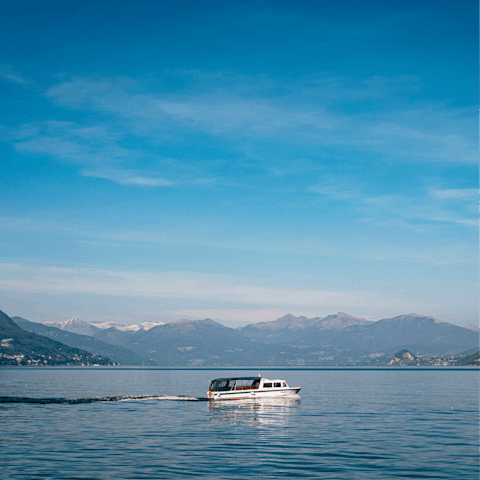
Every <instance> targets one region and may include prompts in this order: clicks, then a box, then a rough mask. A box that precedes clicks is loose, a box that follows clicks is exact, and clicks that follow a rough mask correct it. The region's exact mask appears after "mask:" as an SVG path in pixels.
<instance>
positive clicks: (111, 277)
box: [0, 264, 404, 307]
mask: <svg viewBox="0 0 480 480" xmlns="http://www.w3.org/2000/svg"><path fill="white" fill-rule="evenodd" d="M0 273H1V278H0V290H3V291H5V292H18V293H42V294H60V293H83V294H94V295H109V296H126V297H140V298H142V297H144V298H184V299H195V300H208V301H215V302H231V303H238V304H243V305H246V304H249V305H259V306H262V305H265V306H279V307H281V306H285V307H287V306H292V307H293V306H297V307H298V306H301V307H322V306H323V307H326V306H329V307H330V306H334V305H342V306H352V307H353V306H358V305H363V306H368V305H370V306H375V305H378V304H379V303H386V302H387V298H388V301H389V304H390V305H392V304H397V303H399V302H401V303H403V302H404V299H403V298H401V296H399V297H396V296H395V295H385V294H382V295H380V294H377V293H376V292H371V291H347V290H345V291H338V290H331V291H328V290H317V289H298V288H294V287H293V288H287V287H285V288H281V287H273V286H268V285H263V286H259V285H245V284H239V283H237V282H235V280H234V279H233V278H230V277H226V276H219V275H206V274H201V275H200V274H198V273H194V272H181V273H144V272H137V271H109V270H108V271H107V270H100V269H91V268H82V269H79V268H58V267H43V266H35V265H25V264H0Z"/></svg>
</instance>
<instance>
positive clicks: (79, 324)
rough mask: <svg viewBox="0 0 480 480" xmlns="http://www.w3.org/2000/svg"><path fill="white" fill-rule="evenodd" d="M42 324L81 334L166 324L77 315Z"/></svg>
mask: <svg viewBox="0 0 480 480" xmlns="http://www.w3.org/2000/svg"><path fill="white" fill-rule="evenodd" d="M42 325H46V326H47V327H55V328H59V329H60V330H65V331H67V332H71V333H78V334H79V335H95V333H98V332H99V331H100V330H107V329H109V328H115V329H117V330H120V331H122V332H124V331H133V332H136V331H138V330H150V329H151V328H153V327H157V326H158V325H164V323H163V322H143V323H139V324H136V323H134V324H131V325H123V324H121V323H117V322H114V321H112V320H106V321H104V322H86V321H84V320H80V319H79V318H77V317H72V318H71V319H70V320H65V321H63V322H51V321H44V322H42Z"/></svg>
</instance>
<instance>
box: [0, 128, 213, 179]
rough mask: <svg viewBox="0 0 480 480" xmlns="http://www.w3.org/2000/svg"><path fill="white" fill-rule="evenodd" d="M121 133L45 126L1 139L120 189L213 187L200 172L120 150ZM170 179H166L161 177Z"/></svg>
mask: <svg viewBox="0 0 480 480" xmlns="http://www.w3.org/2000/svg"><path fill="white" fill-rule="evenodd" d="M124 134H125V132H118V131H117V132H114V131H113V129H112V128H111V127H109V126H108V125H94V126H84V125H78V124H76V123H74V122H59V121H52V120H46V121H43V122H38V123H35V124H28V125H22V126H21V127H19V128H17V129H12V128H10V129H5V130H4V131H3V132H2V137H3V138H4V139H5V138H8V139H10V140H11V141H13V146H14V148H15V149H16V150H17V151H19V152H24V153H35V154H40V155H48V156H51V157H53V158H55V159H57V160H58V161H60V162H63V163H70V164H73V165H77V166H78V167H80V168H79V172H80V174H81V175H83V176H87V177H95V178H102V179H105V180H110V181H113V182H115V183H118V184H120V185H131V186H140V187H170V186H178V185H198V186H201V185H211V184H214V183H215V182H216V179H215V178H208V177H204V176H199V175H198V168H195V167H189V166H188V165H186V164H185V163H183V162H180V161H178V160H174V159H170V158H164V157H160V156H158V155H154V154H152V153H150V152H149V151H145V150H142V149H141V148H131V147H130V148H128V147H123V146H121V142H122V137H123V135H124ZM168 176H170V177H172V178H165V177H168Z"/></svg>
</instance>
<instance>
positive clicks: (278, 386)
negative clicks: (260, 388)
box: [274, 382, 282, 388]
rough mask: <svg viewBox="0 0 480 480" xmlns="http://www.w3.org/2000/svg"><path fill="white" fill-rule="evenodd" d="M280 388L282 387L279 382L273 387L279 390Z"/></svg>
mask: <svg viewBox="0 0 480 480" xmlns="http://www.w3.org/2000/svg"><path fill="white" fill-rule="evenodd" d="M281 386H282V384H281V383H280V382H278V383H276V384H275V385H274V387H275V388H280V387H281Z"/></svg>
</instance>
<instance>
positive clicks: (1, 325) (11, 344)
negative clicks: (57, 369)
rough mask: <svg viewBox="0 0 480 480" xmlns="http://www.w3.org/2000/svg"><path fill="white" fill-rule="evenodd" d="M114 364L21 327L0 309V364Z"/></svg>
mask: <svg viewBox="0 0 480 480" xmlns="http://www.w3.org/2000/svg"><path fill="white" fill-rule="evenodd" d="M94 364H98V365H111V364H113V362H112V361H111V360H110V359H108V358H104V357H101V356H99V355H92V354H90V353H88V352H86V351H85V350H80V349H78V348H71V347H69V346H67V345H64V344H63V343H60V342H57V341H55V340H51V339H50V338H46V337H43V336H41V335H38V334H36V333H31V332H27V331H25V330H23V329H22V328H20V327H19V326H18V325H17V324H16V323H15V322H14V321H13V320H12V319H11V318H10V317H9V316H8V315H7V314H5V313H4V312H2V311H0V365H94Z"/></svg>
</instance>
